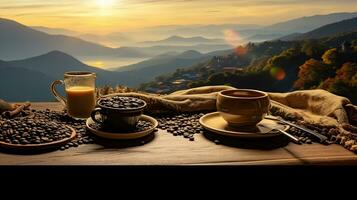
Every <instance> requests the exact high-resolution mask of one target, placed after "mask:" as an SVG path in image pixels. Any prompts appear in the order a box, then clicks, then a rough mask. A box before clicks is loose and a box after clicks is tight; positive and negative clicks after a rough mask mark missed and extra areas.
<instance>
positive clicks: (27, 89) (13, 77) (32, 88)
mask: <svg viewBox="0 0 357 200" xmlns="http://www.w3.org/2000/svg"><path fill="white" fill-rule="evenodd" d="M3 64H4V63H3ZM0 65H1V64H0ZM0 80H1V83H2V84H0V96H1V98H2V99H5V100H7V101H50V100H54V97H53V96H52V94H51V92H50V89H49V84H50V83H51V82H52V81H53V79H52V78H51V77H49V76H47V75H46V74H44V73H41V72H38V71H33V70H28V69H23V68H17V67H13V66H9V67H6V66H5V65H3V66H0ZM4 83H7V84H4Z"/></svg>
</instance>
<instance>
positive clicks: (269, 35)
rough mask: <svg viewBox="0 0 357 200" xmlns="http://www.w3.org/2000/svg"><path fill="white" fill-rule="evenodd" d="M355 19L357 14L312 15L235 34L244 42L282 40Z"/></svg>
mask: <svg viewBox="0 0 357 200" xmlns="http://www.w3.org/2000/svg"><path fill="white" fill-rule="evenodd" d="M354 17H357V12H351V13H347V12H341V13H331V14H326V15H313V16H306V17H300V18H296V19H292V20H288V21H283V22H280V23H276V24H272V25H269V26H265V27H262V28H260V29H250V30H243V31H239V30H237V32H238V33H239V34H240V35H241V36H242V37H243V38H244V39H245V40H246V41H252V42H254V41H262V40H272V39H277V38H283V37H284V36H286V35H290V34H293V36H296V35H297V34H302V33H306V32H309V31H312V30H314V29H316V28H319V27H322V26H325V25H327V24H332V23H336V22H339V21H342V20H346V19H351V18H354Z"/></svg>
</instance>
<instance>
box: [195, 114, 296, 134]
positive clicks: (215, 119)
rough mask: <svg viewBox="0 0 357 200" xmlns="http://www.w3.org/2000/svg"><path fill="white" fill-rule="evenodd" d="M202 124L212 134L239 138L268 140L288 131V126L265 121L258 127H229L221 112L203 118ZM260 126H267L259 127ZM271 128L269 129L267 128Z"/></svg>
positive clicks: (201, 119)
mask: <svg viewBox="0 0 357 200" xmlns="http://www.w3.org/2000/svg"><path fill="white" fill-rule="evenodd" d="M199 122H200V124H201V125H202V126H203V127H204V128H205V129H206V130H209V131H211V132H214V133H216V134H219V135H224V136H230V137H237V138H268V137H275V136H278V135H281V134H282V133H280V132H279V131H275V130H273V129H275V128H276V129H280V130H284V131H286V130H288V129H289V126H288V125H283V124H279V123H277V122H276V121H274V120H269V119H263V120H262V121H261V122H259V123H258V124H257V125H256V126H250V127H240V128H235V127H231V126H229V125H228V123H227V122H226V121H225V120H224V119H223V118H222V117H221V115H220V114H219V112H213V113H208V114H206V115H204V116H202V117H201V118H200V120H199ZM259 124H262V125H266V126H259ZM267 127H269V128H267Z"/></svg>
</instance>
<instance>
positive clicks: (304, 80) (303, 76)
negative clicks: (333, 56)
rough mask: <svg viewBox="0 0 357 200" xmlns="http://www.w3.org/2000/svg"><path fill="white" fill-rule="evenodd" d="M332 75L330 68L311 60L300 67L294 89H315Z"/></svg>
mask: <svg viewBox="0 0 357 200" xmlns="http://www.w3.org/2000/svg"><path fill="white" fill-rule="evenodd" d="M333 75H334V70H333V68H332V67H331V66H329V65H326V64H325V63H323V62H321V61H319V60H315V59H313V58H311V59H310V60H308V61H306V62H305V63H304V64H303V65H301V66H300V71H299V74H298V79H297V80H296V81H295V83H294V87H295V88H296V89H311V88H316V87H317V86H318V85H319V84H320V83H321V82H322V81H323V80H325V79H327V78H329V77H331V76H333Z"/></svg>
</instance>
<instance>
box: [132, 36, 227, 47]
mask: <svg viewBox="0 0 357 200" xmlns="http://www.w3.org/2000/svg"><path fill="white" fill-rule="evenodd" d="M225 43H226V42H225V41H224V40H222V39H208V38H205V37H202V36H196V37H181V36H177V35H173V36H170V37H168V38H166V39H163V40H157V41H145V42H140V43H138V45H139V46H155V45H197V44H225Z"/></svg>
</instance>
